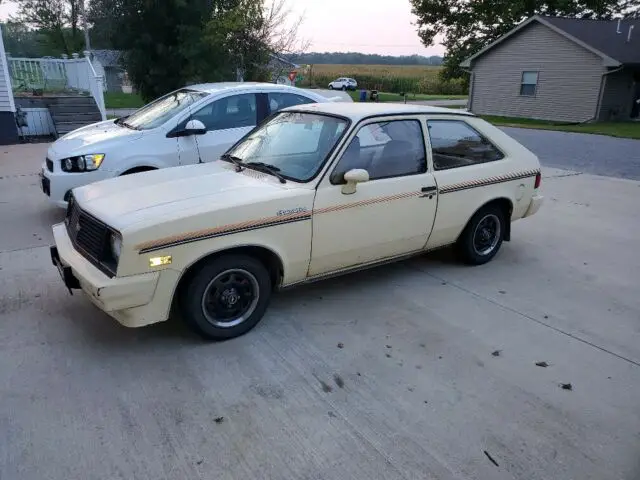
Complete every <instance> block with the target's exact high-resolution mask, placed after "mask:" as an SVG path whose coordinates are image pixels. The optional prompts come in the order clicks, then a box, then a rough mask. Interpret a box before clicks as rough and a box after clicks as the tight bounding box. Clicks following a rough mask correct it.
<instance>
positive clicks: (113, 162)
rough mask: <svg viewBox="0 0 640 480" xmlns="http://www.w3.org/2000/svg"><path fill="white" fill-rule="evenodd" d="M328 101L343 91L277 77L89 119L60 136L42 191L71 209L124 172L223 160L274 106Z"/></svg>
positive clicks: (172, 96) (175, 95) (177, 94)
mask: <svg viewBox="0 0 640 480" xmlns="http://www.w3.org/2000/svg"><path fill="white" fill-rule="evenodd" d="M348 100H351V99H348ZM330 101H338V98H337V97H336V98H328V97H326V96H322V95H320V94H318V93H315V92H312V91H309V90H304V89H300V88H295V87H289V86H286V85H276V84H272V83H248V82H247V83H211V84H203V85H192V86H189V87H185V88H181V89H179V90H176V91H174V92H171V93H169V94H167V95H165V96H163V97H161V98H159V99H157V100H155V101H153V102H151V103H150V104H148V105H146V106H144V107H142V108H141V109H139V110H138V111H136V112H135V113H133V114H132V115H130V116H128V117H126V118H125V117H123V118H119V119H117V120H106V121H104V122H99V123H95V124H93V125H88V126H86V127H83V128H79V129H77V130H75V131H73V132H70V133H68V134H67V135H65V136H63V137H61V138H59V139H58V140H57V141H55V142H54V143H53V144H52V145H51V147H50V148H49V150H48V152H47V158H46V161H45V162H44V163H43V165H42V173H41V187H42V191H43V192H44V193H45V194H46V195H47V196H48V197H49V200H50V201H51V202H52V203H53V204H55V205H57V206H59V207H61V208H66V207H67V201H68V199H69V196H70V194H71V190H72V189H74V188H76V187H81V186H83V185H87V184H90V183H93V182H97V181H100V180H105V179H107V178H111V177H118V176H120V175H127V174H132V173H139V172H143V171H148V170H156V169H159V168H165V167H177V166H181V165H191V164H195V163H204V162H211V161H214V160H217V159H218V158H219V157H220V155H222V154H223V153H224V152H225V151H226V150H227V149H228V148H229V147H231V146H232V145H233V144H234V143H236V142H237V141H238V140H239V139H240V138H242V137H243V136H244V135H245V134H247V133H248V132H249V131H250V130H251V129H252V128H254V127H255V126H256V125H257V124H258V123H260V122H261V121H262V120H263V119H265V118H266V117H268V116H269V115H271V114H272V113H274V112H276V111H279V110H281V109H283V108H285V107H290V106H296V105H302V104H306V103H322V102H330Z"/></svg>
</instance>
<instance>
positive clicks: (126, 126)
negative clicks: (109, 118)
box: [115, 117, 140, 130]
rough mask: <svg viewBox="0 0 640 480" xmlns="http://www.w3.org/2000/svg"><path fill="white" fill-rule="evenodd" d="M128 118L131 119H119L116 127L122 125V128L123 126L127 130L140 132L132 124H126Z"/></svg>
mask: <svg viewBox="0 0 640 480" xmlns="http://www.w3.org/2000/svg"><path fill="white" fill-rule="evenodd" d="M127 118H129V117H120V118H118V119H117V120H116V121H115V124H116V125H121V126H123V127H125V128H129V129H131V130H140V129H139V128H138V127H134V126H133V125H131V124H129V123H127V122H125V120H126V119H127Z"/></svg>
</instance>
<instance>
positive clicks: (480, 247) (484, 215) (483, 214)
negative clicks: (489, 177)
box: [457, 206, 506, 265]
mask: <svg viewBox="0 0 640 480" xmlns="http://www.w3.org/2000/svg"><path fill="white" fill-rule="evenodd" d="M505 229H506V228H505V214H504V212H503V211H502V209H501V208H499V207H498V206H489V207H485V208H483V209H481V210H480V211H479V212H477V213H476V214H475V215H474V216H473V217H472V218H471V220H469V223H468V224H467V226H466V227H465V229H464V231H463V232H462V235H460V238H459V239H458V244H457V247H458V252H459V253H460V254H461V256H462V258H463V260H464V261H465V262H466V263H468V264H470V265H482V264H484V263H487V262H489V261H490V260H491V259H493V257H495V256H496V254H497V253H498V251H499V250H500V247H501V246H502V242H503V240H504V232H505Z"/></svg>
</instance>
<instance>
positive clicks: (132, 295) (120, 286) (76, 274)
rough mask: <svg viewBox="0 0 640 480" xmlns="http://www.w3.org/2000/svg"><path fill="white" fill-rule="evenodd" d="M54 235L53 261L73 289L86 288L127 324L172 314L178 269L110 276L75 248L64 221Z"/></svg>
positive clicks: (100, 304) (96, 301)
mask: <svg viewBox="0 0 640 480" xmlns="http://www.w3.org/2000/svg"><path fill="white" fill-rule="evenodd" d="M53 236H54V240H55V246H52V247H51V248H50V250H51V261H52V263H53V264H54V266H55V267H56V268H57V269H58V271H59V273H60V276H61V278H62V281H63V283H64V285H65V286H66V287H67V288H68V289H69V291H70V292H71V293H72V292H73V290H82V291H83V292H84V293H85V294H86V295H87V296H88V297H89V299H90V300H91V301H92V302H93V303H94V304H95V305H96V306H97V307H98V308H100V309H101V310H103V311H104V312H106V313H107V314H109V315H110V316H112V317H113V318H115V319H116V320H118V321H119V322H120V323H121V324H122V325H124V326H126V327H132V328H133V327H142V326H145V325H149V324H152V323H157V322H162V321H164V320H167V319H168V318H169V310H170V306H171V297H172V293H173V287H174V286H175V285H176V284H177V281H178V272H176V271H173V270H163V271H161V272H160V271H158V272H149V273H143V274H139V275H132V276H128V277H114V278H109V277H107V276H106V275H105V274H104V273H102V272H101V271H100V270H98V269H97V268H96V267H94V266H93V265H92V264H91V263H90V262H89V261H88V260H86V259H85V258H84V257H83V256H82V255H80V253H78V252H77V251H76V250H75V248H74V247H73V244H72V243H71V239H70V238H69V235H68V234H67V229H66V226H65V224H64V223H60V224H57V225H54V226H53ZM159 287H161V288H160V292H159V293H158V294H156V292H157V291H158V289H159ZM169 292H170V293H169ZM167 293H169V294H167Z"/></svg>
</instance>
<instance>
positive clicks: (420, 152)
mask: <svg viewBox="0 0 640 480" xmlns="http://www.w3.org/2000/svg"><path fill="white" fill-rule="evenodd" d="M354 168H362V169H364V170H367V171H368V172H369V178H370V180H379V179H383V178H392V177H401V176H407V175H417V174H420V173H425V172H426V171H427V159H426V153H425V144H424V134H423V132H422V127H421V125H420V122H419V121H417V120H392V121H386V122H376V123H370V124H368V125H365V126H363V127H362V128H360V130H358V133H357V135H356V136H355V137H354V138H353V139H352V140H351V143H350V144H349V146H348V147H347V149H346V150H345V152H344V154H343V155H342V157H341V158H340V160H339V161H338V164H337V165H336V168H335V169H334V172H333V174H332V175H331V183H333V184H334V185H337V184H341V183H344V174H345V173H346V172H348V171H349V170H352V169H354Z"/></svg>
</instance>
